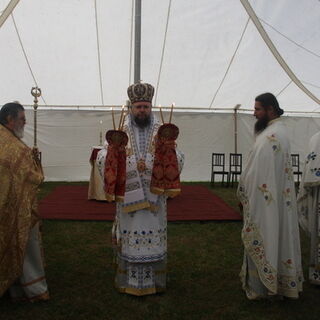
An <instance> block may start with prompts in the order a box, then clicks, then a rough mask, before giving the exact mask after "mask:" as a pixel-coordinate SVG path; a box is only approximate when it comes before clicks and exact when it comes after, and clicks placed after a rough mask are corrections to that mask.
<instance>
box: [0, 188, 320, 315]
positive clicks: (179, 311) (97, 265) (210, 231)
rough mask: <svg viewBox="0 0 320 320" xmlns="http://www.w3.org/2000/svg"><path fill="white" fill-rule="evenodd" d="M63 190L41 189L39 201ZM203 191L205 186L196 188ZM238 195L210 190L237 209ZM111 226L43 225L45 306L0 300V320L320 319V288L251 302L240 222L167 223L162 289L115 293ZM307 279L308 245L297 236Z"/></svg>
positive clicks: (233, 192) (224, 190)
mask: <svg viewBox="0 0 320 320" xmlns="http://www.w3.org/2000/svg"><path fill="white" fill-rule="evenodd" d="M60 184H62V183H45V184H44V186H43V188H42V191H41V194H40V197H43V196H45V195H46V194H48V193H49V192H50V191H51V190H52V189H53V188H54V187H55V186H57V185H60ZM202 184H204V185H206V186H208V187H209V184H208V183H202ZM235 190H236V189H235V188H233V189H231V188H220V187H218V186H217V187H215V188H214V189H213V191H214V192H215V193H216V194H217V195H218V196H220V197H222V198H223V199H224V200H225V201H226V202H228V203H229V204H230V205H231V206H233V207H235V208H237V203H238V201H237V199H236V197H235V192H236V191H235ZM111 226H112V223H110V222H94V221H92V222H84V221H79V222H78V221H53V220H52V221H49V220H46V221H44V222H43V232H44V233H43V240H44V247H45V258H46V265H47V267H46V276H47V281H48V285H49V290H50V295H51V300H50V301H48V302H40V303H35V304H31V303H12V302H11V301H10V300H9V298H8V297H3V298H1V299H0V319H1V320H20V319H26V320H40V319H43V320H51V319H52V320H59V319H71V320H72V319H74V320H82V319H83V320H84V319H88V320H109V319H115V320H118V319H119V320H122V319H137V320H140V319H144V320H158V319H170V320H171V319H203V320H205V319H217V320H220V319H221V320H222V319H240V320H241V319H246V320H248V319H259V320H264V319H272V320H276V319H290V320H291V319H303V320H309V319H317V320H318V319H320V303H319V302H320V288H316V287H314V286H311V285H310V284H309V283H308V281H306V282H305V284H304V292H303V293H302V295H301V298H300V299H298V300H289V299H285V300H283V301H249V300H247V298H246V297H245V294H244V292H243V291H242V289H241V284H240V281H239V276H238V274H239V271H240V267H241V264H242V250H243V247H242V243H241V238H240V232H241V226H242V223H241V222H208V223H201V222H192V223H169V226H168V230H169V231H168V238H169V240H168V247H169V248H168V250H169V256H168V282H167V291H166V292H165V293H163V294H158V295H152V296H145V297H134V296H129V295H125V294H120V293H118V292H117V291H116V290H115V289H114V287H113V279H114V265H113V252H112V248H111V244H110V233H111ZM302 250H303V265H304V271H305V276H307V263H308V251H309V246H308V239H306V237H305V236H304V235H303V234H302Z"/></svg>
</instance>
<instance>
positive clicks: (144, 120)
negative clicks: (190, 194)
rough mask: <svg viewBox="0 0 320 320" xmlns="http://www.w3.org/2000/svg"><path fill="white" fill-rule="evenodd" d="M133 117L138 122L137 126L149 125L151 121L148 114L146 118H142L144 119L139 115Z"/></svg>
mask: <svg viewBox="0 0 320 320" xmlns="http://www.w3.org/2000/svg"><path fill="white" fill-rule="evenodd" d="M133 119H134V121H135V123H136V124H137V126H138V127H140V128H145V127H147V126H148V125H149V124H150V122H151V117H150V116H146V117H145V118H142V119H141V118H138V117H134V118H133Z"/></svg>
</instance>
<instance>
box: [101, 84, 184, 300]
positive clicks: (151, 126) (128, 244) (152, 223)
mask: <svg viewBox="0 0 320 320" xmlns="http://www.w3.org/2000/svg"><path fill="white" fill-rule="evenodd" d="M127 91H128V96H129V99H130V102H131V106H130V112H129V115H128V117H126V121H125V124H124V128H123V130H124V131H125V132H126V133H127V135H128V138H129V139H128V141H129V142H128V145H127V149H126V154H127V158H126V190H125V195H124V202H117V212H116V218H115V221H114V226H113V234H112V237H113V243H114V244H115V246H116V248H117V250H116V261H117V270H116V279H115V285H116V288H117V289H118V290H119V291H120V292H123V293H127V294H132V295H137V296H142V295H148V294H154V293H157V292H162V291H164V290H165V289H166V272H167V266H166V260H167V206H166V201H167V197H166V196H165V195H156V194H153V193H151V192H150V181H151V176H152V169H153V162H154V153H155V140H156V135H157V132H158V129H159V127H160V123H159V121H158V120H157V118H156V116H155V115H154V113H153V112H152V103H151V102H152V98H153V94H154V88H153V86H152V85H150V84H148V83H136V84H133V85H131V86H130V87H129V88H128V90H127ZM176 152H177V159H178V165H179V170H180V171H181V169H182V165H183V159H184V157H183V154H182V153H181V152H179V151H178V150H176ZM106 154H107V147H106V148H105V149H103V150H101V151H100V152H99V153H98V156H97V164H98V166H99V170H100V173H101V176H102V177H103V175H104V164H105V160H104V159H105V157H106Z"/></svg>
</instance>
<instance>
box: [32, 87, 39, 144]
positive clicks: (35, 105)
mask: <svg viewBox="0 0 320 320" xmlns="http://www.w3.org/2000/svg"><path fill="white" fill-rule="evenodd" d="M31 95H32V96H33V97H34V100H33V123H34V126H33V133H34V135H33V147H34V148H37V109H38V98H39V97H41V89H40V88H38V87H32V88H31Z"/></svg>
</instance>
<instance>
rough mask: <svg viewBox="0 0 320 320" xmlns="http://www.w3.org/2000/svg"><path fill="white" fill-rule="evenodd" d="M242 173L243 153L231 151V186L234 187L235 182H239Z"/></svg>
mask: <svg viewBox="0 0 320 320" xmlns="http://www.w3.org/2000/svg"><path fill="white" fill-rule="evenodd" d="M241 173H242V154H241V153H230V156H229V175H228V186H229V185H230V183H231V187H233V183H234V182H238V178H237V176H238V175H240V174H241Z"/></svg>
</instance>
